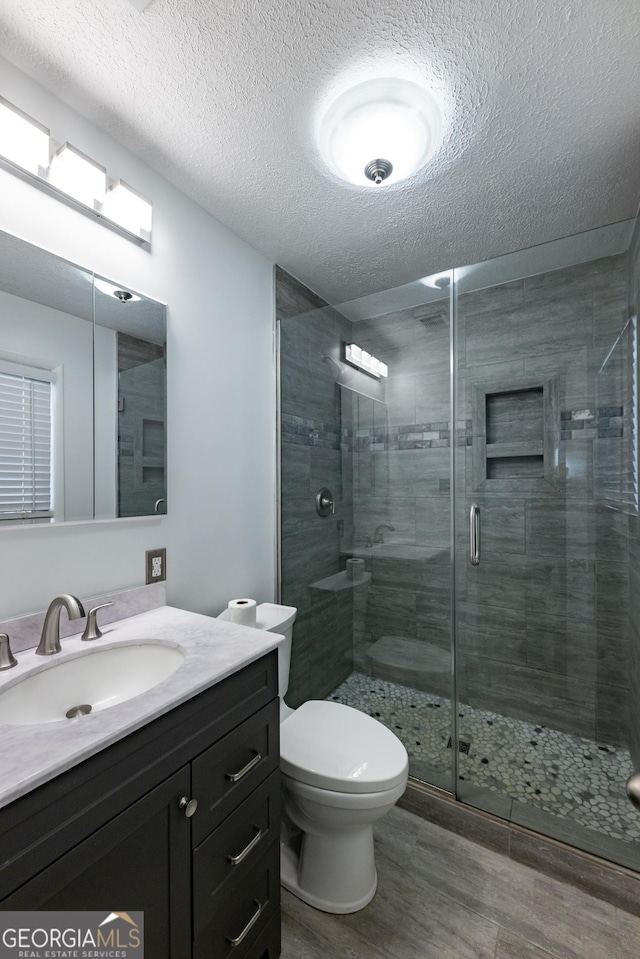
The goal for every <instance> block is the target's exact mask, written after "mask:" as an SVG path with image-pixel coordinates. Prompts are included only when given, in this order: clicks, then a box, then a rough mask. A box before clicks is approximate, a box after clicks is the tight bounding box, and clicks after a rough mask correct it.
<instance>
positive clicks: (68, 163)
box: [49, 143, 107, 207]
mask: <svg viewBox="0 0 640 959" xmlns="http://www.w3.org/2000/svg"><path fill="white" fill-rule="evenodd" d="M49 183H51V184H53V186H55V187H57V188H58V189H59V190H62V192H63V193H66V194H67V195H68V196H72V197H73V198H74V199H75V200H79V201H80V203H82V204H84V205H85V206H88V207H95V206H96V204H97V203H102V201H103V200H104V197H105V193H106V192H107V171H106V170H105V168H104V167H103V166H100V165H99V164H98V163H96V162H95V160H92V159H90V157H88V156H85V154H84V153H81V152H80V150H78V149H76V147H74V146H72V145H71V144H70V143H65V144H64V146H61V147H60V149H59V150H58V151H57V153H56V154H55V155H54V157H53V159H52V161H51V167H50V169H49Z"/></svg>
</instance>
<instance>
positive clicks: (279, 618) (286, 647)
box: [256, 603, 298, 699]
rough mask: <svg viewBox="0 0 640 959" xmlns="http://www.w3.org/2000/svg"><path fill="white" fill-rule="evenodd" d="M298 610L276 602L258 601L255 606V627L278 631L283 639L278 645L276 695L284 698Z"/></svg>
mask: <svg viewBox="0 0 640 959" xmlns="http://www.w3.org/2000/svg"><path fill="white" fill-rule="evenodd" d="M297 613H298V610H297V608H296V607H295V606H278V604H277V603H260V605H259V606H258V607H257V608H256V629H266V630H268V632H270V633H280V634H281V635H282V636H284V638H285V641H284V643H282V645H281V646H278V695H279V697H280V699H284V696H285V693H286V692H287V689H288V688H289V667H290V665H291V637H292V635H293V624H294V621H295V618H296V615H297Z"/></svg>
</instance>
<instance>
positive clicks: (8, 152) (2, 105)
mask: <svg viewBox="0 0 640 959" xmlns="http://www.w3.org/2000/svg"><path fill="white" fill-rule="evenodd" d="M0 155H1V156H3V157H6V158H7V160H10V161H11V163H15V164H16V165H17V166H19V167H21V168H22V169H23V170H27V171H28V172H29V173H33V174H34V175H36V176H37V175H38V173H39V171H40V169H43V170H46V168H47V167H48V166H49V131H48V129H47V128H46V127H44V126H42V124H41V123H38V122H37V120H33V119H32V118H31V117H30V116H28V115H27V114H26V113H23V112H22V110H19V109H18V108H17V107H14V105H13V104H12V103H9V101H8V100H5V98H4V97H0Z"/></svg>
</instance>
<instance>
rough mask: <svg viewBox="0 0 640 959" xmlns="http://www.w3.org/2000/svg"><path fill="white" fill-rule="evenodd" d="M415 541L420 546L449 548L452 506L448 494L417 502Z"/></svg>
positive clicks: (428, 497)
mask: <svg viewBox="0 0 640 959" xmlns="http://www.w3.org/2000/svg"><path fill="white" fill-rule="evenodd" d="M415 540H416V544H417V545H418V546H429V547H435V546H437V547H441V548H442V549H448V548H449V544H450V543H451V504H450V499H449V494H448V493H447V494H439V495H438V496H424V497H420V498H418V499H416V500H415Z"/></svg>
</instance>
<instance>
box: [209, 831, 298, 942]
mask: <svg viewBox="0 0 640 959" xmlns="http://www.w3.org/2000/svg"><path fill="white" fill-rule="evenodd" d="M223 898H224V899H225V900H226V901H223V902H221V903H220V905H219V906H218V907H217V908H216V907H215V905H214V904H211V905H210V921H209V924H208V925H207V927H206V928H205V929H204V930H203V932H202V933H201V934H200V935H199V936H198V937H197V938H196V939H195V941H194V943H193V959H227V957H231V956H233V959H243V957H247V959H248V957H249V956H253V955H254V954H255V950H254V949H253V947H254V944H255V943H256V940H257V939H258V938H259V939H260V947H259V953H258V955H260V956H262V955H263V952H264V949H265V946H264V942H263V936H262V933H263V931H264V930H265V929H267V927H268V926H269V922H270V920H271V918H272V917H273V916H274V913H276V914H278V913H279V907H280V843H279V842H278V840H277V839H276V840H275V841H273V842H272V843H271V846H270V847H269V848H268V849H267V850H266V851H265V854H264V855H263V857H262V859H260V861H259V862H257V863H256V864H255V867H254V868H253V869H252V870H251V872H250V874H249V876H247V879H246V882H244V883H242V884H240V886H239V888H238V889H237V890H236V891H235V893H234V895H233V896H228V897H223ZM278 920H279V915H278ZM276 955H277V953H275V952H274V959H275V956H276ZM270 959H271V957H270Z"/></svg>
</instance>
